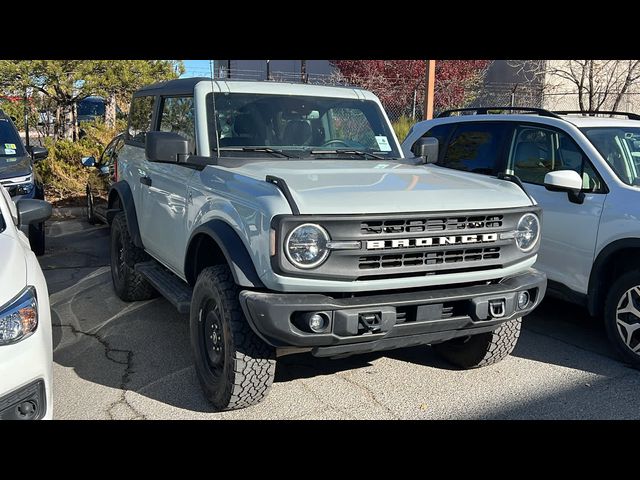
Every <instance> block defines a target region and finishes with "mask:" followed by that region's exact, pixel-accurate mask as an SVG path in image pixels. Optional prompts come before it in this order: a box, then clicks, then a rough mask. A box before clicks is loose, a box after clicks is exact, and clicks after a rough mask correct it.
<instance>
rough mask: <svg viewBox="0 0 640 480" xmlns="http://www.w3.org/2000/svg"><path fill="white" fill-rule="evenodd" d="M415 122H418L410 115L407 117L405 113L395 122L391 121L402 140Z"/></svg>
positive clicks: (399, 138)
mask: <svg viewBox="0 0 640 480" xmlns="http://www.w3.org/2000/svg"><path fill="white" fill-rule="evenodd" d="M414 123H416V122H415V121H414V120H412V119H411V118H409V117H405V116H404V115H403V116H402V117H400V118H398V119H397V120H396V121H395V122H391V125H393V129H394V130H395V132H396V136H397V137H398V140H399V141H400V142H402V141H403V140H404V139H405V137H406V136H407V134H408V133H409V130H410V129H411V127H412V126H413V124H414Z"/></svg>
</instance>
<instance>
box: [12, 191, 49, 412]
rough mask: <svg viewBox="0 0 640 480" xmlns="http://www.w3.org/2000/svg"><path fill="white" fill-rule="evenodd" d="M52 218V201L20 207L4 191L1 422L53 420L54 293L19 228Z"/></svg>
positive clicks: (22, 202) (25, 203)
mask: <svg viewBox="0 0 640 480" xmlns="http://www.w3.org/2000/svg"><path fill="white" fill-rule="evenodd" d="M50 215H51V205H50V204H49V203H47V202H44V201H42V200H34V199H23V200H19V201H18V202H17V204H14V202H13V201H12V200H11V197H10V196H9V193H8V192H7V190H6V189H5V188H4V187H0V262H1V263H2V268H0V420H37V419H51V418H52V416H53V403H52V400H53V399H52V395H51V381H52V377H53V374H52V373H53V372H52V369H53V346H52V337H51V312H50V310H49V294H48V292H47V284H46V282H45V279H44V275H43V274H42V270H41V269H40V265H39V264H38V260H37V259H36V257H35V255H34V254H33V252H32V251H31V250H30V248H29V241H28V240H27V237H26V236H25V235H24V233H23V232H22V231H21V228H19V227H23V226H28V225H31V224H33V223H36V224H39V223H42V222H44V221H45V220H46V219H47V218H49V216H50Z"/></svg>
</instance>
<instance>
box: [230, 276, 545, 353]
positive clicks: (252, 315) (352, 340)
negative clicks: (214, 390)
mask: <svg viewBox="0 0 640 480" xmlns="http://www.w3.org/2000/svg"><path fill="white" fill-rule="evenodd" d="M546 285H547V278H546V275H545V274H544V273H542V272H539V271H537V270H535V269H533V268H531V269H529V270H527V271H526V272H524V273H521V274H519V275H515V276H511V277H507V278H503V279H502V280H501V281H500V282H498V283H492V284H480V285H471V286H453V287H448V288H435V289H413V290H410V291H403V292H399V293H381V294H372V295H366V296H357V297H351V298H334V297H332V296H329V295H322V294H300V293H297V294H296V293H274V292H256V291H250V290H244V291H242V292H240V303H241V305H242V308H243V310H244V313H245V316H246V318H247V319H248V321H249V323H250V325H251V327H252V328H253V330H254V331H255V332H256V334H257V335H258V336H260V337H261V338H262V339H263V340H264V341H266V342H267V343H268V344H270V345H272V346H274V347H277V348H284V347H297V348H300V349H306V350H311V352H312V353H313V354H314V355H315V356H338V355H345V354H352V353H364V352H370V351H376V350H389V349H393V348H399V347H407V346H412V345H422V344H430V343H440V342H444V341H447V340H450V339H452V338H455V337H461V336H467V335H475V334H478V333H483V332H488V331H492V330H494V329H495V328H497V327H498V326H499V325H500V324H501V323H504V322H506V321H508V320H511V319H513V318H517V317H521V316H523V315H527V314H528V313H530V312H531V311H532V310H533V309H534V308H535V307H537V306H538V304H539V303H540V301H541V300H542V298H543V297H544V293H545V290H546ZM525 290H526V291H527V292H529V295H530V298H531V300H530V302H529V304H528V305H527V306H526V307H525V308H524V309H518V308H517V305H516V303H517V302H516V296H517V294H518V292H521V291H525ZM310 312H318V313H320V314H321V315H323V316H324V318H325V319H326V320H327V323H328V326H327V328H326V330H325V331H323V332H321V333H313V332H312V331H311V330H310V329H305V323H304V314H305V313H307V314H308V313H310ZM305 330H306V331H305ZM294 351H295V350H294Z"/></svg>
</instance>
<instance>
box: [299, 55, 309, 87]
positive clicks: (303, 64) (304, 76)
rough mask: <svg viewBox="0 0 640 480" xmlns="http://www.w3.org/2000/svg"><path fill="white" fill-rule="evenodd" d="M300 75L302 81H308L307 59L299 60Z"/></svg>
mask: <svg viewBox="0 0 640 480" xmlns="http://www.w3.org/2000/svg"><path fill="white" fill-rule="evenodd" d="M300 76H301V77H302V78H301V80H302V81H303V82H304V83H308V79H307V61H306V60H300Z"/></svg>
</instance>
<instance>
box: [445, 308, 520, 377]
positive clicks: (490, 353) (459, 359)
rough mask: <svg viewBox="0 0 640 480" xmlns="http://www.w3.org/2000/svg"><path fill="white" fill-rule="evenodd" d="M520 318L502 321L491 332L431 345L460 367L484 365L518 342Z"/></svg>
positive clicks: (495, 360) (499, 357)
mask: <svg viewBox="0 0 640 480" xmlns="http://www.w3.org/2000/svg"><path fill="white" fill-rule="evenodd" d="M521 324H522V318H514V319H513V320H509V321H508V322H505V323H503V324H502V325H500V326H499V327H498V328H496V329H495V330H494V331H493V332H487V333H480V334H478V335H472V336H470V337H465V338H454V339H453V340H449V341H447V342H444V343H438V344H436V345H433V349H434V350H435V351H436V352H437V353H438V354H439V355H440V356H442V357H443V358H444V359H445V360H447V361H448V362H450V363H452V364H454V365H456V366H458V367H461V368H478V367H486V366H487V365H492V364H494V363H497V362H499V361H500V360H502V359H504V358H505V357H507V356H508V355H509V354H510V353H511V352H513V349H514V348H515V346H516V343H518V337H519V336H520V327H521Z"/></svg>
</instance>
